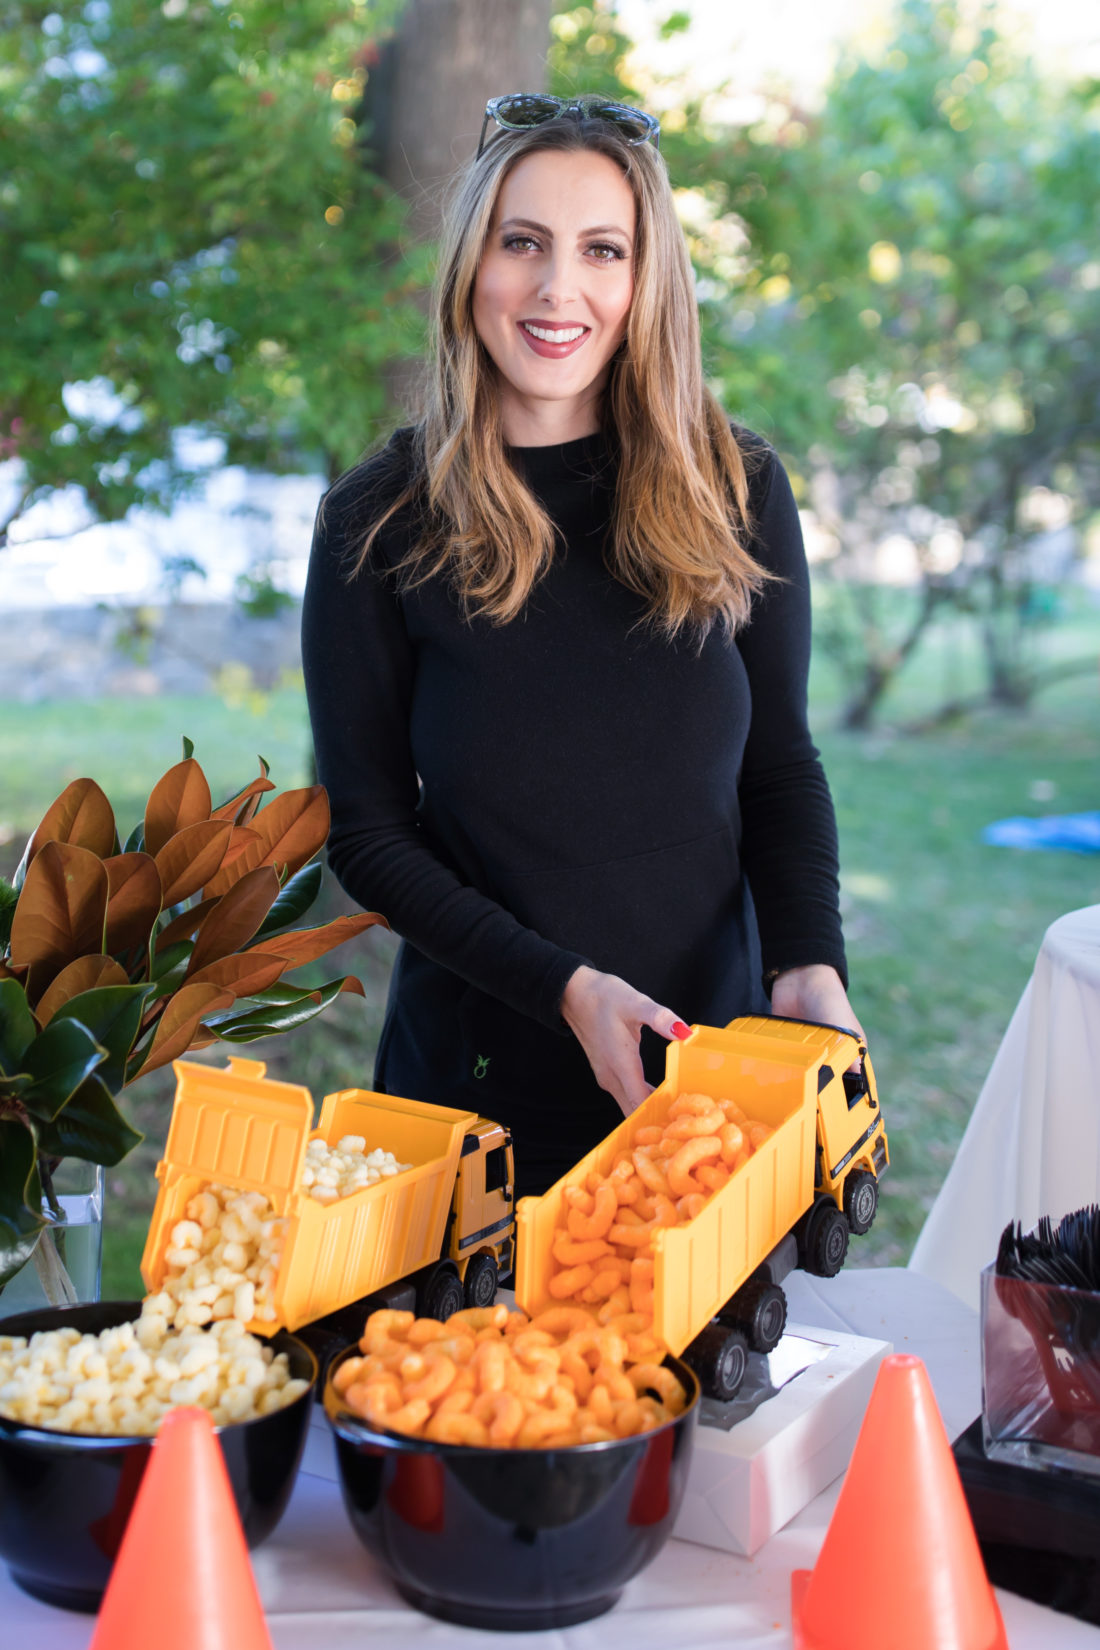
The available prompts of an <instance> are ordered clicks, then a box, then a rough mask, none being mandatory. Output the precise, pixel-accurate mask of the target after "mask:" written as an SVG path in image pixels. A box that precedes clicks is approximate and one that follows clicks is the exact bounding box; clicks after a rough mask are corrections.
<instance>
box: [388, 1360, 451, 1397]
mask: <svg viewBox="0 0 1100 1650" xmlns="http://www.w3.org/2000/svg"><path fill="white" fill-rule="evenodd" d="M410 1361H411V1360H410V1359H406V1360H405V1363H409V1362H410ZM401 1367H402V1372H404V1368H405V1365H404V1364H402V1366H401ZM457 1373H458V1371H457V1370H456V1368H455V1366H454V1364H453V1363H452V1362H451V1360H450V1358H433V1359H432V1361H431V1363H429V1365H428V1367H427V1369H426V1370H425V1371H424V1372H423V1374H416V1373H415V1372H414V1379H412V1380H410V1379H409V1376H408V1375H407V1374H406V1375H405V1397H406V1399H407V1400H408V1399H413V1398H426V1399H427V1401H428V1403H429V1404H434V1403H435V1401H436V1399H437V1398H442V1396H443V1394H444V1393H445V1392H447V1391H449V1390H450V1387H451V1384H452V1383H453V1381H454V1378H455V1375H456V1374H457Z"/></svg>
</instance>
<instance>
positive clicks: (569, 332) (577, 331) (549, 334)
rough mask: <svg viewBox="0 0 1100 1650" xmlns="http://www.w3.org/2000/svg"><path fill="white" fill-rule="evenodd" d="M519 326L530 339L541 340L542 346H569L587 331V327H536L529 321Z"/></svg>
mask: <svg viewBox="0 0 1100 1650" xmlns="http://www.w3.org/2000/svg"><path fill="white" fill-rule="evenodd" d="M520 325H521V326H522V327H523V330H524V332H529V333H530V334H531V337H532V338H541V339H542V341H543V343H544V344H571V343H573V342H574V340H575V339H577V338H581V337H583V336H584V334H585V333H586V332H587V331H588V328H587V327H536V326H532V325H531V322H530V321H522V322H521V323H520Z"/></svg>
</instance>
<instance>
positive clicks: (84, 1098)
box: [38, 1073, 143, 1168]
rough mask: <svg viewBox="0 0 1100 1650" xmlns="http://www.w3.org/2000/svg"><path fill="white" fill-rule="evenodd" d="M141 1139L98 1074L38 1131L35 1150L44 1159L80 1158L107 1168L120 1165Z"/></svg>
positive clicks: (80, 1088)
mask: <svg viewBox="0 0 1100 1650" xmlns="http://www.w3.org/2000/svg"><path fill="white" fill-rule="evenodd" d="M142 1139H143V1136H142V1135H140V1134H139V1133H138V1131H137V1130H136V1129H132V1128H131V1127H130V1125H129V1123H127V1121H126V1119H125V1118H124V1117H123V1115H122V1113H121V1112H120V1111H119V1109H118V1107H117V1106H116V1105H115V1102H114V1097H113V1096H112V1094H111V1091H110V1089H109V1088H108V1087H107V1085H106V1083H104V1082H103V1080H102V1079H101V1078H100V1076H99V1074H98V1073H96V1074H95V1075H94V1076H92V1077H89V1078H88V1080H87V1082H85V1083H82V1084H81V1086H80V1087H79V1088H78V1089H77V1091H76V1093H75V1094H74V1095H73V1097H72V1099H71V1100H70V1101H69V1103H68V1105H67V1106H65V1107H63V1109H62V1110H61V1112H60V1113H59V1114H58V1116H57V1117H56V1118H55V1119H54V1121H53V1122H52V1123H47V1124H44V1125H40V1126H39V1128H38V1149H39V1151H40V1152H41V1153H42V1154H43V1156H44V1157H79V1158H81V1159H82V1160H83V1161H84V1162H85V1163H102V1164H103V1165H104V1166H105V1167H106V1168H112V1167H113V1166H114V1164H116V1163H121V1162H122V1159H123V1158H124V1157H125V1156H126V1154H127V1152H132V1151H133V1149H134V1147H135V1146H139V1145H140V1144H141V1141H142Z"/></svg>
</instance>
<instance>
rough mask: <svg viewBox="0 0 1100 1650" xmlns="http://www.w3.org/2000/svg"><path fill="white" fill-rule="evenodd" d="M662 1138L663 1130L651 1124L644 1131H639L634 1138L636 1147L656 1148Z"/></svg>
mask: <svg viewBox="0 0 1100 1650" xmlns="http://www.w3.org/2000/svg"><path fill="white" fill-rule="evenodd" d="M660 1138H661V1130H660V1129H658V1128H656V1127H655V1126H654V1125H653V1124H652V1123H650V1124H647V1125H646V1127H645V1128H644V1129H639V1130H638V1132H637V1134H636V1135H635V1136H634V1144H635V1145H636V1146H656V1145H657V1143H658V1142H659V1140H660Z"/></svg>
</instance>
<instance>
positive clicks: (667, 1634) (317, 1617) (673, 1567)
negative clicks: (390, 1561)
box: [0, 1268, 1100, 1650]
mask: <svg viewBox="0 0 1100 1650" xmlns="http://www.w3.org/2000/svg"><path fill="white" fill-rule="evenodd" d="M787 1282H788V1295H789V1297H790V1307H791V1319H792V1321H797V1322H799V1323H803V1324H814V1325H818V1326H820V1327H823V1328H834V1329H840V1330H847V1331H848V1332H849V1333H852V1334H857V1335H867V1336H872V1337H875V1338H878V1339H885V1340H890V1341H892V1342H893V1343H894V1346H895V1348H896V1350H898V1351H899V1352H901V1351H906V1352H916V1353H919V1354H920V1356H921V1357H922V1358H923V1359H924V1360H925V1363H926V1365H927V1367H928V1372H929V1376H930V1378H931V1380H932V1384H933V1387H934V1389H935V1393H936V1398H937V1401H938V1403H939V1406H940V1411H941V1413H942V1415H943V1418H944V1424H945V1426H946V1428H947V1431H948V1434H949V1436H950V1437H952V1438H954V1437H956V1436H957V1435H958V1433H960V1432H961V1431H962V1430H963V1428H964V1427H965V1426H967V1425H968V1423H969V1422H970V1421H972V1420H973V1419H974V1417H975V1415H976V1414H977V1413H978V1409H979V1403H980V1397H979V1371H978V1320H977V1316H976V1314H975V1313H974V1312H972V1311H970V1310H969V1309H968V1308H967V1307H965V1306H963V1305H962V1304H961V1303H960V1302H959V1301H958V1300H957V1299H956V1298H955V1297H954V1296H953V1295H951V1294H949V1293H947V1292H946V1291H945V1290H943V1289H942V1288H940V1287H939V1286H938V1285H937V1284H934V1283H932V1282H930V1281H929V1280H928V1279H927V1278H924V1277H922V1276H920V1274H919V1273H915V1272H911V1271H906V1270H904V1269H901V1268H895V1269H888V1270H882V1271H873V1270H871V1271H858V1270H852V1269H849V1270H848V1271H846V1272H843V1273H841V1275H840V1276H839V1277H837V1278H833V1279H831V1280H830V1281H828V1282H826V1281H823V1280H819V1279H815V1278H809V1277H805V1276H804V1275H803V1274H802V1273H795V1274H792V1276H791V1277H790V1278H789V1279H788V1280H787ZM837 1487H838V1486H836V1485H834V1486H833V1488H832V1489H831V1490H829V1491H826V1492H825V1493H824V1494H823V1495H820V1496H818V1498H817V1500H816V1501H814V1502H813V1503H812V1504H811V1505H810V1506H809V1507H807V1508H806V1509H805V1511H804V1512H802V1513H800V1514H799V1516H798V1517H797V1518H796V1519H794V1520H793V1521H792V1522H791V1523H790V1524H788V1525H787V1527H786V1528H785V1529H783V1530H781V1531H779V1533H778V1534H777V1535H775V1536H773V1537H772V1539H771V1540H770V1541H769V1542H768V1543H767V1545H766V1546H764V1547H763V1548H762V1549H761V1550H760V1551H759V1552H758V1553H757V1554H756V1556H755V1558H752V1559H745V1558H736V1557H732V1556H731V1555H729V1554H726V1553H720V1552H716V1551H714V1550H712V1549H710V1548H707V1547H696V1546H692V1545H690V1544H689V1543H687V1542H684V1541H670V1542H669V1543H668V1545H667V1546H666V1547H665V1548H664V1550H663V1551H662V1552H661V1553H660V1555H659V1556H658V1558H657V1559H656V1560H655V1562H654V1563H653V1564H652V1565H650V1567H649V1569H648V1570H645V1571H644V1572H643V1573H642V1574H641V1575H640V1576H638V1577H637V1579H636V1580H634V1581H633V1582H631V1584H630V1585H629V1586H628V1587H627V1589H626V1592H625V1593H624V1595H623V1598H622V1600H621V1601H620V1603H619V1604H618V1605H617V1606H616V1607H615V1609H614V1610H612V1611H610V1612H609V1613H608V1614H607V1615H605V1616H601V1617H599V1618H598V1619H597V1620H595V1621H591V1622H587V1623H585V1624H583V1625H582V1626H579V1627H570V1628H567V1629H563V1630H560V1631H555V1630H551V1631H548V1632H544V1633H539V1634H529V1633H528V1634H520V1633H500V1634H497V1633H483V1632H477V1631H474V1630H471V1629H468V1628H462V1627H453V1626H450V1625H448V1624H447V1623H445V1622H439V1621H434V1620H432V1619H431V1618H430V1617H428V1616H423V1615H420V1614H418V1613H417V1612H416V1611H415V1610H412V1609H410V1608H409V1607H408V1606H406V1605H405V1604H404V1603H403V1602H402V1601H401V1600H400V1598H399V1597H398V1596H397V1594H396V1593H395V1592H394V1591H393V1589H392V1587H390V1585H389V1583H388V1581H387V1580H386V1577H385V1575H384V1573H383V1572H382V1571H381V1570H380V1569H379V1568H378V1566H377V1565H375V1564H374V1563H373V1562H372V1560H371V1559H370V1557H369V1556H368V1555H367V1553H366V1552H365V1551H364V1549H363V1548H362V1547H361V1546H360V1545H359V1543H358V1541H357V1540H356V1538H355V1536H354V1535H353V1533H352V1529H351V1525H350V1524H349V1523H348V1521H347V1518H346V1516H345V1513H344V1509H343V1505H342V1502H341V1500H340V1496H339V1492H338V1490H337V1487H336V1486H335V1485H334V1484H332V1483H331V1482H329V1481H328V1480H327V1479H324V1478H321V1477H313V1476H311V1475H309V1474H306V1473H303V1474H302V1475H301V1476H300V1477H299V1480H298V1484H297V1487H296V1489H295V1491H294V1495H293V1497H292V1499H291V1502H290V1507H289V1509H288V1511H287V1514H286V1517H285V1518H284V1519H283V1522H282V1523H281V1524H280V1526H279V1528H278V1529H277V1530H276V1532H275V1534H274V1535H273V1536H271V1538H270V1539H269V1540H268V1541H267V1542H266V1543H265V1544H264V1545H263V1546H262V1547H261V1548H260V1549H259V1550H258V1551H257V1552H256V1553H255V1554H254V1555H253V1562H254V1565H255V1570H256V1577H257V1581H258V1583H259V1588H260V1594H261V1597H262V1599H263V1603H264V1608H265V1610H266V1611H267V1618H268V1625H269V1627H270V1631H271V1637H272V1641H273V1643H274V1645H275V1650H322V1647H323V1650H363V1647H364V1646H376V1647H378V1650H382V1647H393V1650H413V1647H414V1646H416V1647H420V1646H424V1647H426V1650H470V1647H472V1646H474V1645H482V1646H486V1647H489V1650H521V1647H525V1650H683V1647H685V1646H687V1645H690V1646H692V1650H729V1647H730V1646H731V1645H737V1646H739V1647H743V1650H763V1647H765V1646H767V1647H769V1650H784V1647H786V1646H789V1645H790V1643H791V1636H790V1619H791V1611H790V1573H791V1571H792V1570H793V1569H799V1568H809V1567H811V1566H812V1565H813V1563H814V1560H815V1559H816V1557H817V1553H818V1549H819V1548H820V1545H821V1542H822V1539H823V1537H824V1534H825V1530H826V1527H827V1525H828V1521H829V1515H830V1513H831V1511H832V1508H833V1504H834V1502H835V1499H836V1491H837ZM997 1596H998V1599H999V1601H1000V1605H1001V1609H1002V1612H1003V1614H1004V1618H1005V1626H1006V1629H1007V1633H1008V1641H1009V1644H1010V1645H1011V1647H1012V1650H1100V1630H1098V1629H1096V1628H1092V1627H1087V1626H1085V1625H1084V1624H1083V1623H1081V1622H1078V1621H1075V1620H1074V1619H1073V1618H1072V1617H1069V1616H1062V1615H1057V1614H1055V1613H1054V1612H1053V1611H1051V1610H1047V1609H1044V1608H1043V1607H1042V1606H1040V1605H1037V1604H1032V1603H1030V1602H1029V1601H1027V1600H1026V1599H1021V1598H1017V1597H1016V1596H1015V1595H1014V1594H1012V1593H1006V1592H1003V1591H999V1592H998V1595H997ZM92 1627H93V1624H92V1621H91V1618H90V1617H87V1616H77V1615H70V1614H68V1613H66V1612H65V1611H62V1610H53V1609H50V1608H49V1607H48V1606H47V1605H44V1604H39V1603H37V1602H36V1601H35V1600H34V1599H31V1598H28V1597H26V1595H25V1594H23V1593H21V1592H20V1591H19V1589H18V1588H16V1587H15V1585H14V1584H13V1583H12V1582H11V1581H10V1580H9V1578H8V1577H7V1574H6V1572H2V1573H0V1650H87V1646H88V1644H89V1641H90V1639H91V1636H92ZM133 1650H156V1646H155V1645H153V1646H144V1645H135V1646H134V1647H133ZM929 1650H935V1647H934V1646H929Z"/></svg>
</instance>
